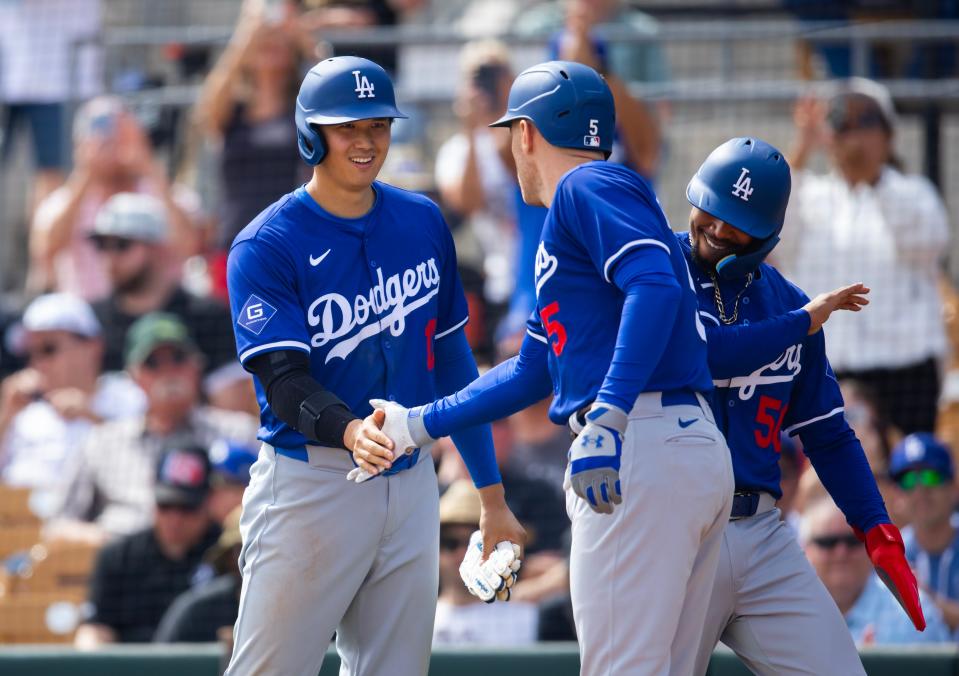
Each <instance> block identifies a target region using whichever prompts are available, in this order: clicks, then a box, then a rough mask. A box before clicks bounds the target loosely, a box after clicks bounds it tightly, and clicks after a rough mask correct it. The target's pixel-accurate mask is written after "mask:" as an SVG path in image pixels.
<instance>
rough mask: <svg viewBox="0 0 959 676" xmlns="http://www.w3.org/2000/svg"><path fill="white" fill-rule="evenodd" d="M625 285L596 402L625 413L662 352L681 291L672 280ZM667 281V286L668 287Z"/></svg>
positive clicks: (643, 387)
mask: <svg viewBox="0 0 959 676" xmlns="http://www.w3.org/2000/svg"><path fill="white" fill-rule="evenodd" d="M654 279H655V278H654V277H651V276H648V277H647V278H646V279H645V280H643V281H635V282H633V283H631V284H629V285H628V286H627V287H626V289H625V291H626V299H625V300H624V301H623V315H622V318H621V319H620V322H619V332H618V333H617V336H616V347H615V349H614V350H613V358H612V360H611V361H610V366H609V371H607V372H606V377H605V378H604V379H603V384H602V386H601V387H600V388H599V394H597V396H596V400H597V401H602V402H606V403H608V404H614V405H615V406H618V407H619V408H621V409H622V410H624V411H626V412H629V411H630V410H631V409H632V408H633V404H634V403H635V402H636V397H638V396H639V395H640V393H641V392H643V391H644V390H645V388H646V384H647V383H648V382H649V378H650V376H652V374H653V371H654V369H655V368H656V365H657V364H658V363H659V360H660V357H662V355H663V352H664V351H665V350H666V343H667V341H668V340H669V336H670V333H671V331H670V329H671V327H672V326H673V323H674V322H675V321H676V312H677V307H678V305H679V299H680V297H681V295H682V291H681V289H680V288H679V285H678V284H677V283H676V280H675V278H673V277H663V278H662V279H655V281H654ZM670 280H671V283H670ZM651 318H655V321H651Z"/></svg>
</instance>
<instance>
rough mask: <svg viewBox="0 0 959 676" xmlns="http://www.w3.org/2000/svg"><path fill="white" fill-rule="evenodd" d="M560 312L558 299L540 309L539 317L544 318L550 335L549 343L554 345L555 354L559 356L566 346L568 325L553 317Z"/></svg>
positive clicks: (544, 326) (544, 324) (544, 323)
mask: <svg viewBox="0 0 959 676" xmlns="http://www.w3.org/2000/svg"><path fill="white" fill-rule="evenodd" d="M558 312H559V301H558V300H554V301H553V302H552V303H550V304H549V305H547V306H546V307H544V308H543V309H542V310H540V311H539V318H540V319H542V320H543V328H545V329H546V335H547V336H549V343H550V345H552V347H553V354H555V355H556V356H557V357H558V356H559V355H561V354H563V348H564V347H566V327H565V326H563V325H562V323H560V321H559V320H558V319H553V317H554V316H555V315H556V314H557V313H558ZM554 339H555V340H554Z"/></svg>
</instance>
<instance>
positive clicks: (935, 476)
mask: <svg viewBox="0 0 959 676" xmlns="http://www.w3.org/2000/svg"><path fill="white" fill-rule="evenodd" d="M889 474H890V476H891V477H892V479H893V481H895V482H896V484H897V485H898V487H899V490H900V491H901V492H902V494H903V498H904V502H905V504H906V508H907V510H908V511H909V515H910V517H911V527H910V528H908V529H906V530H905V531H904V532H903V542H905V545H906V558H907V559H909V563H910V564H912V567H913V569H914V570H915V571H916V579H917V580H918V581H919V584H920V586H921V587H922V588H923V589H925V591H926V592H927V593H928V594H929V595H930V596H931V597H932V599H933V601H934V602H935V604H936V606H938V607H939V610H940V611H941V612H942V617H943V619H944V620H945V621H946V624H948V625H949V628H950V629H952V630H953V631H955V630H956V628H957V627H959V556H957V554H959V533H957V530H956V526H955V525H954V523H953V520H952V515H953V512H954V511H955V508H956V498H957V491H956V484H955V472H954V469H953V463H952V457H951V454H950V453H949V449H948V448H946V447H945V446H943V445H942V444H940V443H939V442H938V441H937V440H936V439H935V438H934V437H933V436H932V435H931V434H925V433H920V434H910V435H909V436H908V437H906V438H905V439H903V440H902V442H901V443H900V444H899V445H898V446H896V448H895V449H894V450H893V453H892V459H891V461H890V466H889Z"/></svg>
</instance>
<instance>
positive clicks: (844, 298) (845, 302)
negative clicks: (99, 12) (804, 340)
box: [802, 282, 870, 336]
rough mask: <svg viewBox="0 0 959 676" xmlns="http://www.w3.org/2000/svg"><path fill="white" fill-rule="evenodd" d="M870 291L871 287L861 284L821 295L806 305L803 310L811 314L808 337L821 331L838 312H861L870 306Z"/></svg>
mask: <svg viewBox="0 0 959 676" xmlns="http://www.w3.org/2000/svg"><path fill="white" fill-rule="evenodd" d="M869 291H870V289H869V287H868V286H866V285H865V284H863V283H861V282H860V283H857V284H850V285H849V286H843V287H840V288H838V289H833V290H832V291H829V292H827V293H821V294H819V295H818V296H816V297H815V298H813V299H812V300H811V301H809V302H808V303H806V304H805V305H804V306H803V308H802V309H803V310H805V311H806V312H807V313H809V333H808V335H810V336H811V335H812V334H814V333H816V331H818V330H819V329H821V328H822V325H823V324H825V323H826V320H828V319H829V316H830V315H831V314H832V313H833V312H835V311H836V310H849V311H850V312H859V311H860V310H861V309H862V307H863V306H864V305H869V299H868V298H866V294H868V293H869Z"/></svg>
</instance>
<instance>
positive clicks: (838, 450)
mask: <svg viewBox="0 0 959 676" xmlns="http://www.w3.org/2000/svg"><path fill="white" fill-rule="evenodd" d="M799 436H800V438H801V439H802V442H803V448H804V449H805V452H806V455H807V456H808V457H809V460H810V462H811V463H812V466H813V468H814V469H815V470H816V474H818V475H819V480H820V481H822V485H823V486H824V487H825V488H826V490H827V491H828V492H829V495H831V496H832V499H833V500H834V501H835V503H836V506H837V507H839V509H840V510H842V513H843V514H845V515H846V520H847V521H848V522H849V523H850V524H851V525H853V526H855V527H856V528H859V529H860V530H862V531H864V532H865V531H867V530H869V529H870V528H872V527H873V526H876V525H878V524H880V523H892V522H891V520H890V519H889V514H888V512H886V505H885V503H884V502H883V500H882V496H881V495H880V494H879V488H878V487H877V486H876V479H875V478H874V477H873V474H872V469H871V468H870V467H869V462H868V461H867V460H866V454H865V453H864V452H863V449H862V444H861V443H859V439H857V438H856V435H855V433H854V432H853V431H852V430H851V429H850V428H849V425H848V424H846V422H845V419H844V418H843V417H842V416H841V415H839V414H836V415H834V416H832V417H831V418H827V419H826V420H825V421H822V422H820V423H816V424H813V425H810V426H808V427H805V428H803V429H802V430H800V435H799Z"/></svg>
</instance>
